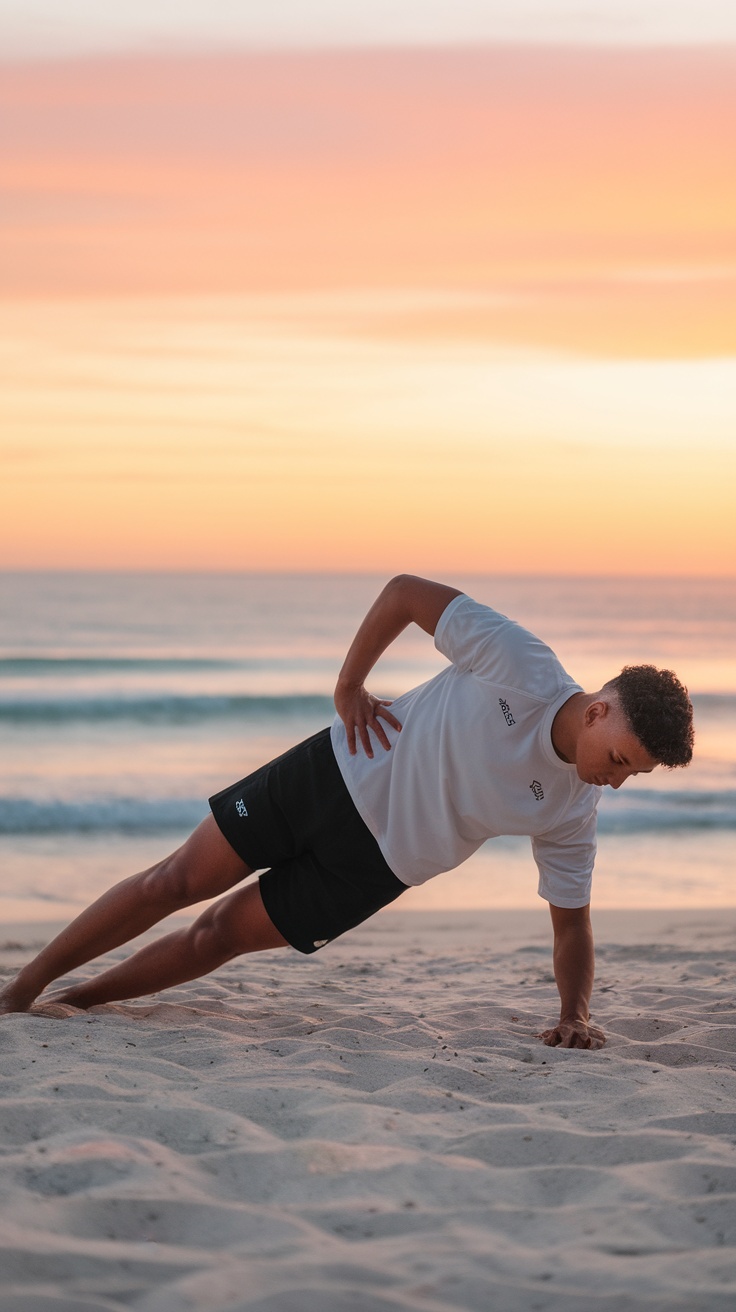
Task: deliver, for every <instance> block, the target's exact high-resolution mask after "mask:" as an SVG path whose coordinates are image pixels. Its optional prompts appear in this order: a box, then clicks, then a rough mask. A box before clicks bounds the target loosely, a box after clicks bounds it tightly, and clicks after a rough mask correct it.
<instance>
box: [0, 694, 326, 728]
mask: <svg viewBox="0 0 736 1312" xmlns="http://www.w3.org/2000/svg"><path fill="white" fill-rule="evenodd" d="M334 714H335V706H334V702H333V700H332V698H331V697H327V696H325V695H322V694H319V693H286V694H283V695H279V694H254V695H248V694H241V695H234V696H228V695H222V694H212V695H206V694H196V695H194V696H177V695H168V696H167V695H164V696H152V697H84V698H82V697H79V698H71V697H70V698H61V697H60V698H56V699H54V700H43V701H42V700H38V701H17V702H16V701H12V702H10V701H5V702H0V721H6V722H11V723H24V722H33V723H39V722H44V721H51V722H54V723H57V722H58V721H62V720H64V721H68V720H144V721H146V722H147V723H150V721H152V720H156V721H165V722H174V723H177V724H181V723H185V722H189V721H193V720H207V719H216V720H220V719H224V718H232V717H239V718H243V719H266V718H269V717H270V718H277V719H281V718H283V719H287V718H289V717H290V716H297V715H310V716H316V715H319V716H322V717H326V720H327V721H329V720H331V719H332V718H333V716H334Z"/></svg>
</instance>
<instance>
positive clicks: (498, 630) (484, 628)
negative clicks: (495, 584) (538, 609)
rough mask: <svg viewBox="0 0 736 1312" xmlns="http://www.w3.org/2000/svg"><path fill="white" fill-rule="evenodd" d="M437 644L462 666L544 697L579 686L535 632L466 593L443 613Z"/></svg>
mask: <svg viewBox="0 0 736 1312" xmlns="http://www.w3.org/2000/svg"><path fill="white" fill-rule="evenodd" d="M435 645H436V646H437V648H438V650H439V651H441V652H442V653H443V655H445V656H447V658H448V660H450V661H452V663H453V665H455V666H457V668H458V669H460V670H467V671H469V672H471V673H473V674H474V675H476V676H477V677H478V678H480V679H484V680H486V681H488V682H492V683H495V684H499V685H500V686H502V687H507V688H514V689H516V690H518V691H520V692H522V693H527V694H528V695H529V696H532V697H535V698H537V699H541V700H543V701H547V700H550V699H552V698H554V697H556V696H557V695H558V694H559V692H560V691H561V690H562V689H563V688H565V687H568V686H569V687H570V690H571V692H572V691H575V689H576V688H577V686H578V685H577V684H576V683H575V682H574V680H573V679H571V677H570V675H569V674H568V673H567V671H566V670H565V669H564V668H563V666H562V665H561V663H560V661H559V660H558V658H557V656H556V655H555V653H554V651H553V650H552V648H551V647H550V646H549V645H548V644H547V643H546V642H544V641H543V640H542V639H541V638H539V637H538V636H537V635H536V633H532V631H531V630H530V629H527V628H525V627H524V625H523V624H521V623H520V622H519V621H518V620H513V619H510V618H509V616H508V615H505V614H503V612H502V611H497V610H494V609H493V607H492V606H487V605H485V604H484V603H483V602H478V601H475V600H474V598H472V597H469V596H467V595H465V594H462V595H461V596H460V597H455V598H454V600H453V601H452V602H451V603H450V605H449V606H448V607H447V609H446V610H445V611H444V613H443V615H442V616H441V618H440V623H439V624H438V626H437V632H436V634H435Z"/></svg>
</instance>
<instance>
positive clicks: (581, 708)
mask: <svg viewBox="0 0 736 1312" xmlns="http://www.w3.org/2000/svg"><path fill="white" fill-rule="evenodd" d="M592 700H593V694H591V693H585V692H574V693H573V695H572V697H568V699H567V701H566V702H563V704H562V706H561V707H560V709H559V711H558V712H557V714H556V716H555V718H554V720H553V721H552V746H553V747H554V749H555V751H556V752H557V755H558V756H559V757H560V759H561V760H563V761H566V762H567V764H568V765H574V764H575V759H576V757H577V752H578V738H579V737H580V730H581V729H582V727H583V716H584V715H585V708H586V706H587V705H588V703H589V702H591V701H592Z"/></svg>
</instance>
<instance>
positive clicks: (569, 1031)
mask: <svg viewBox="0 0 736 1312" xmlns="http://www.w3.org/2000/svg"><path fill="white" fill-rule="evenodd" d="M549 909H550V914H551V916H552V929H553V931H554V940H555V941H554V953H553V963H554V972H555V980H556V981H557V988H558V991H559V994H560V1019H559V1022H558V1024H557V1025H555V1026H554V1027H553V1028H552V1029H549V1030H544V1032H543V1033H542V1034H539V1035H538V1036H537V1037H538V1038H540V1039H542V1040H543V1042H544V1043H546V1044H547V1045H548V1046H549V1047H551V1048H554V1047H561V1048H602V1047H603V1044H604V1043H605V1041H606V1036H605V1034H604V1033H603V1030H601V1029H598V1027H597V1026H596V1025H591V1024H590V997H591V994H592V992H593V976H594V974H595V949H594V946H593V928H592V926H591V923H590V906H589V905H588V906H585V907H555V906H553V905H552V903H550V907H549Z"/></svg>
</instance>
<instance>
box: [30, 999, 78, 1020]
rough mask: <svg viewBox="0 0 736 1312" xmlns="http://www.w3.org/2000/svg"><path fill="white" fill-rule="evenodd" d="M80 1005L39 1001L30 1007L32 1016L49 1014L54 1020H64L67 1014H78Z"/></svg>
mask: <svg viewBox="0 0 736 1312" xmlns="http://www.w3.org/2000/svg"><path fill="white" fill-rule="evenodd" d="M81 1011H82V1008H81V1007H73V1006H72V1005H71V1003H70V1002H52V1001H50V1000H49V1001H48V1002H39V1003H38V1004H37V1005H36V1006H34V1007H31V1008H30V1013H31V1015H32V1016H51V1017H52V1018H53V1019H54V1020H65V1019H66V1017H67V1016H79V1015H80V1013H81Z"/></svg>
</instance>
